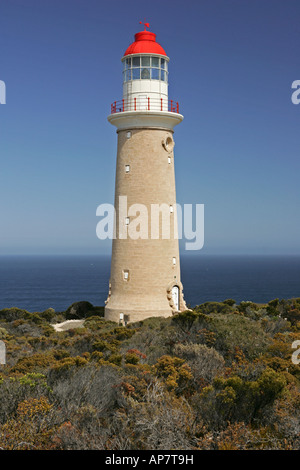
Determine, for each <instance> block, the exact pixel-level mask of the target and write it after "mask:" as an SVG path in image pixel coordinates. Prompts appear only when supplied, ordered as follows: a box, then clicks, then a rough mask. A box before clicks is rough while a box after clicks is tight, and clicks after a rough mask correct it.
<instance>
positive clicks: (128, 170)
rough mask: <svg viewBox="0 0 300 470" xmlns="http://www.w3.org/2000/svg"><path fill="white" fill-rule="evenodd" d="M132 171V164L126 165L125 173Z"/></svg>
mask: <svg viewBox="0 0 300 470" xmlns="http://www.w3.org/2000/svg"><path fill="white" fill-rule="evenodd" d="M129 172H130V165H125V173H129Z"/></svg>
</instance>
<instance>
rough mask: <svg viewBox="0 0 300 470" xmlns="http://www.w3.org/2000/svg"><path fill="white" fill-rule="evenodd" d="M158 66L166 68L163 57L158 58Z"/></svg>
mask: <svg viewBox="0 0 300 470" xmlns="http://www.w3.org/2000/svg"><path fill="white" fill-rule="evenodd" d="M160 66H161V68H162V69H164V68H166V61H165V59H160Z"/></svg>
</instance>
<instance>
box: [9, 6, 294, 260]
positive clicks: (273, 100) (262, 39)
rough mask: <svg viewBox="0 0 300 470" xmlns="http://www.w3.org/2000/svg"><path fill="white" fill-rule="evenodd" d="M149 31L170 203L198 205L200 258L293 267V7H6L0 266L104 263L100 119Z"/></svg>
mask: <svg viewBox="0 0 300 470" xmlns="http://www.w3.org/2000/svg"><path fill="white" fill-rule="evenodd" d="M144 18H146V21H148V22H149V23H150V30H151V31H153V32H155V33H156V34H157V40H158V42H160V43H161V44H162V46H163V47H164V49H165V50H166V52H167V54H168V56H169V57H170V66H169V72H170V74H169V83H170V85H169V97H170V98H173V99H175V100H178V101H179V103H180V111H181V112H182V114H183V115H184V121H183V123H182V124H180V125H179V126H178V127H176V128H175V135H174V138H175V142H176V146H175V169H176V189H177V201H178V203H180V204H188V203H193V204H204V205H205V245H204V248H203V250H202V252H203V253H209V254H232V253H236V254H242V253H243V254H255V253H257V254H287V255H288V254H289V255H293V254H300V241H299V240H300V217H299V206H300V190H299V174H300V172H299V170H300V163H299V160H300V159H299V152H300V145H299V123H300V105H298V106H296V105H294V104H292V102H291V94H292V90H291V84H292V82H293V81H294V80H300V66H299V65H300V64H299V49H300V23H299V18H300V3H299V0H201V1H196V0H193V1H191V0H187V1H185V2H182V0H180V1H178V0H173V1H157V0H153V1H151V2H144V1H137V0H128V1H126V2H124V1H119V0H118V1H113V2H107V1H105V2H104V1H103V2H102V1H100V0H42V1H41V0H1V4H0V50H1V66H0V80H3V81H5V83H6V89H7V97H6V100H7V104H6V105H0V161H1V167H0V184H1V200H0V216H1V221H0V222H1V226H0V254H71V253H74V254H85V253H86V254H89V253H99V254H101V253H109V252H110V243H108V242H107V241H106V242H104V241H100V240H98V238H97V237H96V225H97V222H98V221H99V218H97V217H96V208H97V206H98V205H99V204H102V203H113V200H114V178H115V158H116V144H117V135H116V132H115V128H114V127H113V126H111V125H110V124H109V123H108V121H107V115H108V114H109V112H110V103H111V102H112V101H114V100H118V99H121V97H122V74H121V62H120V59H121V57H122V55H123V53H124V51H125V50H126V48H127V47H128V45H129V44H130V43H131V42H133V39H134V34H135V33H136V32H138V31H140V30H141V26H140V24H139V21H140V20H143V19H144ZM181 252H182V253H183V252H184V247H182V250H181ZM194 254H195V252H194Z"/></svg>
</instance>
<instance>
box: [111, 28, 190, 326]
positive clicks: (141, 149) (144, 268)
mask: <svg viewBox="0 0 300 470" xmlns="http://www.w3.org/2000/svg"><path fill="white" fill-rule="evenodd" d="M147 28H149V24H148V23H144V30H143V31H140V32H138V33H137V34H135V41H134V42H133V43H132V44H131V45H130V46H129V47H128V48H127V50H126V51H125V53H124V55H123V57H122V59H121V61H122V65H123V72H122V73H123V96H122V99H120V100H117V101H114V102H113V103H112V105H111V113H110V115H109V116H108V121H109V122H110V123H111V124H112V125H114V126H115V127H116V132H117V135H118V146H117V161H116V180H115V206H114V207H115V225H114V238H113V243H112V258H111V275H110V280H109V292H108V297H107V300H106V306H105V318H106V319H107V320H111V321H114V322H117V323H119V324H124V325H126V324H127V323H128V322H135V321H139V320H144V319H145V318H148V317H168V316H171V315H174V314H175V313H178V312H180V311H184V310H186V308H187V307H186V304H185V300H184V296H183V286H182V283H181V280H180V259H179V243H178V238H179V237H178V224H177V214H178V208H177V206H176V191H175V170H174V139H173V134H174V127H175V126H176V125H177V124H179V123H180V122H181V121H182V120H183V116H182V115H181V114H180V113H179V104H178V102H177V101H174V100H172V99H169V96H168V82H169V57H168V56H167V54H166V52H165V50H164V49H163V47H162V46H161V45H160V44H159V43H158V42H157V41H156V35H155V34H154V33H153V32H150V31H148V30H147Z"/></svg>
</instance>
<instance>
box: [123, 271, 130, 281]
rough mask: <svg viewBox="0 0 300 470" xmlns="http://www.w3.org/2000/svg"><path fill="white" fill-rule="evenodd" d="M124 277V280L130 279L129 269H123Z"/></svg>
mask: <svg viewBox="0 0 300 470" xmlns="http://www.w3.org/2000/svg"><path fill="white" fill-rule="evenodd" d="M123 279H124V281H128V280H129V271H128V270H127V269H126V270H124V271H123Z"/></svg>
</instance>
